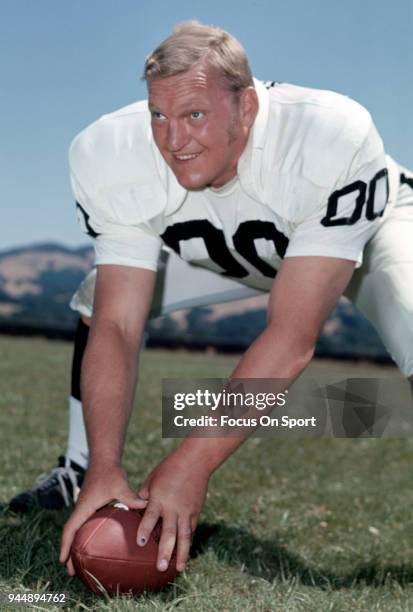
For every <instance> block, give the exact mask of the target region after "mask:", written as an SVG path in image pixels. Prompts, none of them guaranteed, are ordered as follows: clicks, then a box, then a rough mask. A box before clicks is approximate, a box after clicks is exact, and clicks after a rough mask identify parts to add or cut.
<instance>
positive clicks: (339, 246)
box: [285, 124, 389, 266]
mask: <svg viewBox="0 0 413 612" xmlns="http://www.w3.org/2000/svg"><path fill="white" fill-rule="evenodd" d="M388 200H389V179H388V169H387V159H386V156H385V153H384V150H383V145H382V141H381V139H380V136H379V135H378V133H377V131H376V129H375V127H374V125H373V124H371V127H370V130H369V132H368V134H367V136H366V138H365V139H364V141H363V143H362V145H361V147H360V149H359V150H358V151H357V152H356V154H355V156H354V159H353V160H352V163H351V165H350V167H349V168H348V169H347V171H345V172H343V175H342V177H340V178H339V180H338V181H337V185H336V186H335V188H333V189H332V190H331V192H330V193H329V195H327V197H326V201H325V202H322V203H321V205H320V206H319V207H318V208H317V210H316V212H315V213H313V214H312V215H311V216H310V217H309V218H307V219H305V220H303V221H302V222H301V223H299V224H298V225H297V227H296V228H295V230H294V231H293V234H292V237H291V239H290V242H289V245H288V248H287V251H286V254H285V257H296V256H324V257H337V258H342V259H349V260H353V261H356V262H357V265H358V266H360V265H361V263H362V259H363V249H364V247H365V245H366V243H367V242H368V241H369V240H370V239H371V238H372V236H373V235H374V234H375V232H376V231H377V229H378V227H379V225H380V223H381V222H382V217H383V214H384V211H385V207H386V204H387V202H388Z"/></svg>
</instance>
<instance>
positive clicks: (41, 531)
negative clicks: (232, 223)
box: [0, 338, 413, 612]
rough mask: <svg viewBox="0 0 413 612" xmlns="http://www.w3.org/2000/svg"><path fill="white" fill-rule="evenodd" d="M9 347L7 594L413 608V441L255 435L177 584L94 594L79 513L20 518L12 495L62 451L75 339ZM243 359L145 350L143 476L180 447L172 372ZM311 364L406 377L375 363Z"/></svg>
mask: <svg viewBox="0 0 413 612" xmlns="http://www.w3.org/2000/svg"><path fill="white" fill-rule="evenodd" d="M0 354H1V359H0V380H1V383H0V384H1V387H0V445H1V449H2V470H1V474H0V500H1V504H0V550H1V554H0V591H3V590H6V591H13V592H19V591H20V592H22V591H29V590H30V591H51V590H52V591H67V592H69V593H70V596H71V598H72V600H71V601H72V603H71V608H70V609H73V610H119V611H123V610H125V611H126V610H136V609H138V610H142V611H148V612H149V611H151V612H153V611H157V610H162V611H166V610H175V609H179V610H182V611H190V612H194V611H196V612H207V611H211V612H212V611H213V612H217V611H219V612H221V611H225V610H227V611H229V612H232V611H237V612H238V611H239V612H241V611H242V612H247V611H251V612H252V611H254V612H256V611H262V612H269V611H273V610H288V611H291V612H295V611H314V612H320V611H347V610H348V611H352V612H354V611H359V610H360V611H362V610H363V611H364V610H365V611H366V612H371V611H384V610H386V611H395V610H405V611H409V610H413V586H412V583H413V561H412V551H411V549H412V543H413V516H412V507H413V487H412V462H413V441H411V440H400V441H398V440H369V439H364V440H343V439H336V440H335V439H319V440H305V441H303V440H295V441H286V440H284V441H279V440H260V439H253V440H250V441H249V442H248V443H247V444H245V445H244V446H243V447H242V448H241V449H240V450H239V451H238V452H237V453H236V454H235V455H234V456H233V457H231V458H230V459H229V460H228V461H227V462H226V464H225V465H224V466H223V467H222V468H221V469H220V470H219V471H218V472H217V473H216V474H215V475H214V477H213V478H212V481H211V485H210V489H209V493H208V497H207V500H206V504H205V508H204V511H203V514H202V515H201V526H200V528H199V532H198V535H197V537H196V540H195V545H194V550H193V557H192V559H191V561H190V563H189V564H188V567H187V570H186V572H185V573H184V574H183V575H181V576H179V578H178V579H177V580H176V584H175V585H174V586H172V587H171V588H169V589H168V590H167V591H165V592H164V593H161V594H157V595H147V596H143V597H140V598H135V599H128V598H118V599H111V600H108V601H106V600H104V599H103V600H101V599H97V598H96V597H95V596H94V595H92V594H91V593H90V592H88V591H87V590H86V588H85V587H83V585H82V584H81V583H80V582H79V581H78V580H77V579H70V578H68V577H67V575H66V573H65V570H64V569H63V568H62V567H60V566H59V564H58V562H57V558H58V543H59V536H60V531H61V528H62V525H63V524H64V521H65V519H66V518H67V516H68V513H67V512H63V513H52V512H47V513H38V514H32V515H29V516H15V515H12V514H10V513H8V512H7V505H6V504H7V501H8V500H9V499H10V497H12V496H13V495H14V494H15V493H17V492H18V491H20V490H21V489H22V488H24V487H26V486H27V485H28V484H30V483H31V481H32V480H33V478H35V477H36V476H37V475H38V474H39V472H41V471H46V470H48V469H49V468H50V467H51V466H52V465H53V464H54V463H55V462H56V458H57V456H58V455H59V454H60V453H61V452H62V451H64V449H65V440H66V429H67V412H66V395H67V389H68V387H69V371H70V359H71V346H70V345H69V344H65V343H58V342H53V343H49V342H47V341H44V340H41V339H34V340H25V339H8V338H0ZM236 361H237V358H236V357H232V356H231V357H226V356H216V355H205V354H202V355H201V354H192V353H184V352H175V353H169V352H166V351H147V352H146V353H145V354H144V355H143V356H142V363H141V380H142V383H141V385H140V388H139V393H138V397H137V401H136V408H135V412H134V416H133V419H132V422H131V426H130V430H129V436H128V442H127V449H126V453H125V466H126V469H127V471H128V474H129V476H130V481H131V483H133V485H136V486H137V485H138V484H139V482H141V481H142V479H143V478H144V477H145V475H146V473H147V471H148V470H149V469H150V468H151V467H152V466H153V465H154V464H155V463H156V462H157V461H158V460H159V459H160V458H161V457H162V456H164V454H165V453H167V452H168V450H169V449H170V448H172V445H173V442H171V441H169V440H162V439H161V438H160V430H161V406H160V390H161V379H162V378H167V377H169V378H173V377H177V378H178V377H181V378H182V377H213V376H217V377H223V376H226V375H227V374H229V373H230V371H231V370H232V368H233V366H234V364H235V363H236ZM311 369H312V373H313V374H314V375H315V376H317V375H323V376H324V375H326V374H328V373H333V374H334V373H336V374H338V375H339V376H343V377H345V376H350V375H353V376H354V375H357V374H370V375H371V376H398V374H397V371H396V370H395V369H393V368H391V367H378V366H372V365H367V364H359V365H354V364H348V363H340V364H337V363H333V362H331V363H330V362H322V361H321V362H314V363H313V364H312V365H311ZM0 609H2V610H9V609H10V608H9V607H8V606H7V605H4V606H3V607H1V608H0ZM16 609H18V608H16ZM48 609H49V610H50V609H51V608H50V607H49V608H48ZM56 609H58V608H56Z"/></svg>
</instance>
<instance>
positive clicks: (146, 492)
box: [137, 483, 149, 500]
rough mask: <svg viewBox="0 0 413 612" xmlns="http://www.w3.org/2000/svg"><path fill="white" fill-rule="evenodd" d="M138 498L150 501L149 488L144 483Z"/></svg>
mask: <svg viewBox="0 0 413 612" xmlns="http://www.w3.org/2000/svg"><path fill="white" fill-rule="evenodd" d="M137 495H138V497H140V498H141V499H146V500H147V499H149V487H148V485H147V484H146V483H144V484H143V485H142V486H141V488H140V489H139V491H138V493H137Z"/></svg>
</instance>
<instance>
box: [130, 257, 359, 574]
mask: <svg viewBox="0 0 413 612" xmlns="http://www.w3.org/2000/svg"><path fill="white" fill-rule="evenodd" d="M353 269H354V262H352V261H347V260H343V259H336V258H325V257H292V258H289V259H286V260H285V261H284V262H283V264H282V266H281V269H280V271H279V273H278V275H277V277H276V280H275V282H274V286H273V289H272V292H271V295H270V300H269V308H268V325H267V328H266V329H265V331H264V332H263V333H262V334H261V335H260V336H259V337H258V338H257V340H256V341H255V342H254V343H253V344H252V345H251V346H250V348H249V349H248V350H247V351H246V353H245V354H244V356H243V357H242V359H241V361H240V362H239V364H238V366H237V367H236V369H235V370H234V372H233V374H232V378H283V379H289V380H290V381H293V380H294V379H296V378H297V377H298V376H299V375H300V373H301V372H302V371H303V369H304V368H305V367H306V365H307V364H308V363H309V361H310V360H311V357H312V355H313V352H314V346H315V342H316V340H317V337H318V335H319V333H320V330H321V327H322V325H323V323H324V321H325V319H326V318H327V316H328V315H329V313H330V311H331V310H332V308H333V307H334V305H335V304H336V302H337V300H338V298H339V297H340V295H341V294H342V292H343V291H344V289H345V287H346V285H347V283H348V282H349V280H350V278H351V275H352V272H353ZM211 434H212V435H213V432H212V431H211ZM245 440H246V437H245V438H241V437H239V438H224V437H220V438H213V437H205V438H200V437H191V436H189V437H188V438H186V439H185V440H184V441H183V442H182V444H181V445H180V446H179V447H178V448H177V449H176V450H175V451H174V452H173V453H172V454H171V455H169V456H168V457H167V458H166V459H165V460H164V461H163V462H162V463H161V464H160V465H159V466H157V467H156V468H155V470H154V471H153V472H152V473H151V474H150V476H149V478H148V480H147V481H146V483H145V485H144V486H143V487H142V488H141V490H140V491H139V494H140V495H141V496H142V497H145V498H149V504H148V507H147V510H146V512H145V517H144V519H143V520H142V522H141V524H140V527H139V530H138V542H139V543H141V544H143V543H144V542H145V541H147V539H148V537H149V534H150V532H151V530H152V528H153V526H154V525H155V523H156V521H157V520H158V518H159V517H160V516H162V518H163V522H164V528H163V531H162V537H161V541H160V544H159V553H158V567H159V569H165V563H166V565H167V563H168V561H169V559H170V556H171V554H172V551H173V548H174V546H175V542H176V541H177V543H178V555H177V566H178V569H183V567H184V566H185V561H186V558H187V556H188V553H189V545H190V533H191V530H193V529H194V528H195V525H196V522H197V518H198V515H199V512H200V510H201V507H202V503H203V500H204V497H205V494H206V487H207V483H208V479H209V477H210V475H211V474H212V473H213V472H214V471H215V470H216V469H217V468H218V467H219V466H220V465H221V464H222V463H223V462H224V461H225V460H226V459H227V458H228V457H229V456H230V455H231V454H232V453H233V452H234V451H235V450H236V449H237V448H238V447H239V446H240V445H241V444H242V443H243V442H244V441H245ZM162 561H163V563H162Z"/></svg>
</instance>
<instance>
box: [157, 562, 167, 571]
mask: <svg viewBox="0 0 413 612" xmlns="http://www.w3.org/2000/svg"><path fill="white" fill-rule="evenodd" d="M158 569H159V571H160V572H164V571H165V570H166V569H168V561H167V560H166V559H162V561H160V562H159V564H158Z"/></svg>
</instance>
